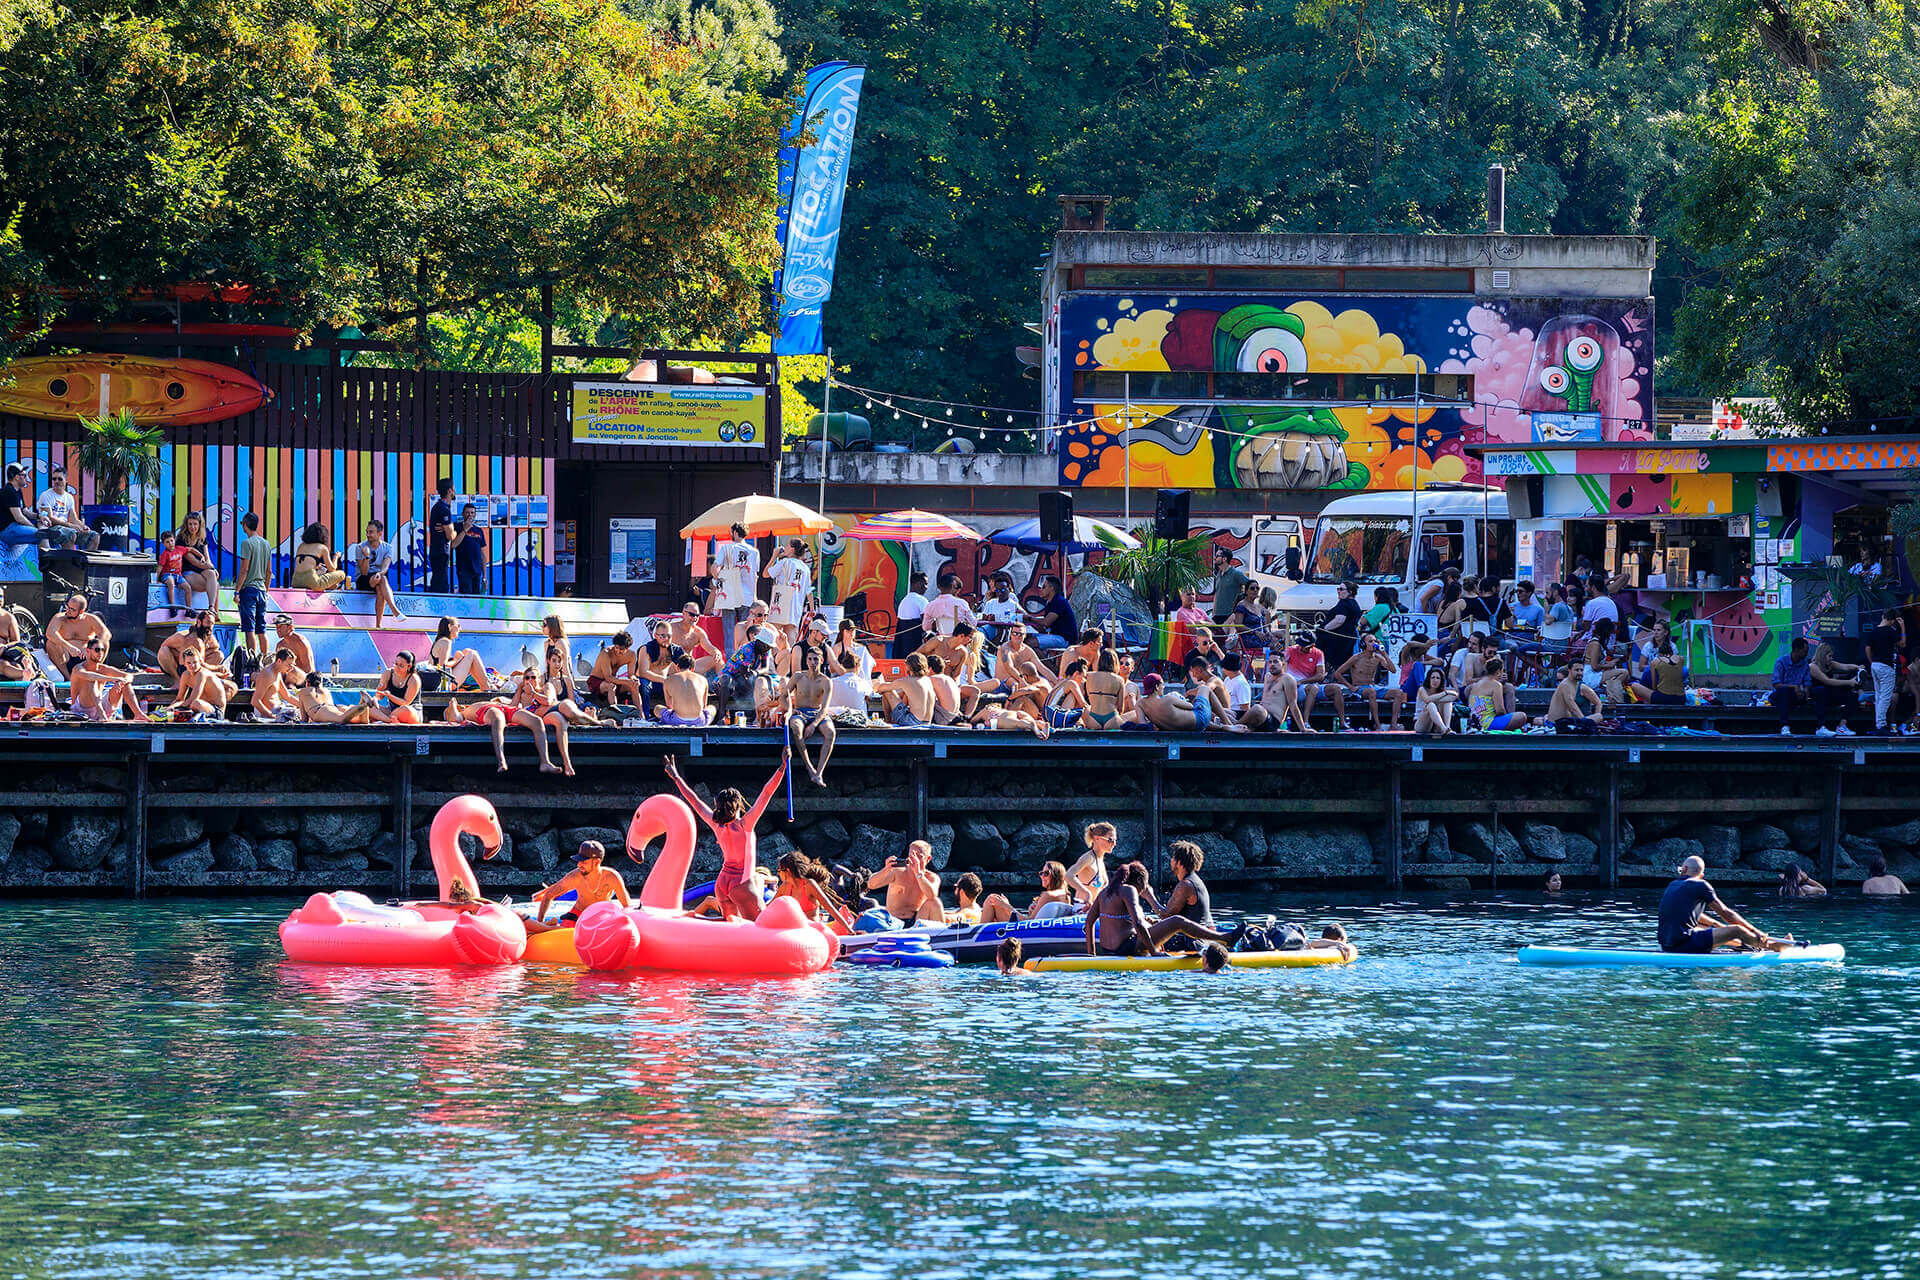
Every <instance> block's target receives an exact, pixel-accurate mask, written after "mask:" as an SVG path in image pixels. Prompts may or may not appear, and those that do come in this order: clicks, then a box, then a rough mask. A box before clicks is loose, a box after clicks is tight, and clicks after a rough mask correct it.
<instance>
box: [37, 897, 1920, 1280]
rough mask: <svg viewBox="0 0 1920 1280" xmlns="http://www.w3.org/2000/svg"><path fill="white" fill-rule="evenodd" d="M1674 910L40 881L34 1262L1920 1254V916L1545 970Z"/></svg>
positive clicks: (810, 1264)
mask: <svg viewBox="0 0 1920 1280" xmlns="http://www.w3.org/2000/svg"><path fill="white" fill-rule="evenodd" d="M1650 901H1651V899H1650V898H1643V899H1640V900H1638V901H1637V902H1634V903H1628V902H1627V901H1625V900H1623V899H1600V898H1597V897H1595V898H1581V897H1578V896H1569V897H1568V898H1566V899H1564V900H1557V901H1554V902H1552V903H1547V902H1543V901H1542V900H1540V899H1539V898H1538V897H1537V896H1516V897H1515V898H1514V899H1513V900H1511V901H1505V902H1495V903H1490V904H1481V905H1476V906H1469V905H1463V904H1450V903H1448V902H1446V901H1445V900H1443V899H1439V898H1435V899H1431V900H1418V901H1406V902H1398V903H1391V904H1374V903H1371V902H1370V901H1359V900H1355V901H1350V902H1345V903H1342V904H1338V905H1332V904H1329V903H1328V902H1327V901H1326V900H1324V899H1318V900H1316V899H1292V900H1289V901H1288V902H1287V903H1286V904H1285V911H1286V914H1288V915H1289V916H1293V917H1297V918H1301V919H1305V920H1309V921H1312V922H1315V923H1317V922H1319V921H1322V920H1325V919H1329V918H1339V919H1343V920H1345V921H1346V922H1347V923H1348V925H1349V927H1350V928H1351V929H1352V931H1353V933H1354V937H1355V940H1356V941H1357V942H1358V943H1359V944H1360V946H1361V948H1362V949H1363V958H1362V960H1361V962H1360V963H1359V964H1357V965H1355V966H1353V967H1351V968H1348V969H1336V970H1292V971H1266V972H1242V973H1238V974H1229V975H1226V976H1223V977H1220V978H1214V979H1208V978H1206V977H1204V976H1201V975H1197V974H1173V975H1104V974H1094V975H1056V976H1048V977H1037V978H1028V979H1023V980H1008V979H1001V978H998V977H996V976H994V975H993V974H992V973H991V972H990V971H982V970H978V969H958V970H947V971H906V972H892V973H873V972H866V971H843V972H835V973H831V974H828V975H825V976H822V977H819V978H816V979H809V980H803V981H769V982H758V983H738V982H718V981H708V980H699V981H694V980H686V979H676V978H671V977H651V976H649V977H638V976H626V977H609V976H604V975H594V974H583V973H577V972H571V971H534V970H523V969H510V970H502V971H470V972H459V973H429V974H418V973H383V972H378V971H369V970H360V971H352V970H315V969H302V968H298V967H294V966H291V965H288V964H286V963H284V962H283V961H282V959H281V956H280V952H279V947H278V943H277V940H276V938H275V935H274V926H275V924H276V923H277V921H278V919H279V918H280V916H281V915H283V914H284V912H285V909H286V906H287V904H284V903H279V904H275V903H267V902H255V901H246V902H158V903H152V904H147V905H135V904H129V903H113V904H98V903H80V904H57V903H44V902H25V903H19V902H16V903H0V976H3V977H4V979H5V981H4V985H3V986H0V1082H4V1083H0V1240H4V1241H5V1248H4V1249H0V1274H7V1275H20V1276H56V1275H57V1276H62V1277H75V1278H80V1277H102V1278H106V1277H112V1278H119V1277H133V1276H163V1275H164V1276H183V1275H192V1276H196V1277H240V1276H246V1277H282V1276H284V1277H306V1278H315V1277H335V1276H340V1277H345V1276H382V1277H386V1276H394V1277H412V1276H448V1275H458V1276H474V1277H483V1276H528V1277H548V1276H578V1277H600V1276H729V1277H732V1276H782V1277H786V1276H796V1277H798V1276H806V1277H813V1276H823V1277H875V1278H880V1277H896V1276H898V1277H906V1276H918V1277H962V1276H967V1277H970V1276H994V1277H1000V1276H1005V1277H1016V1278H1018V1280H1054V1278H1056V1277H1058V1278H1061V1280H1066V1278H1068V1277H1074V1278H1078V1277H1087V1276H1114V1277H1134V1276H1146V1277H1167V1278H1168V1280H1194V1278H1196V1277H1204V1278H1211V1277H1221V1278H1223V1280H1225V1278H1227V1277H1234V1278H1238V1277H1244V1276H1254V1275H1258V1276H1302V1277H1322V1276H1325V1277H1355V1278H1359V1277H1420V1276H1449V1277H1453V1276H1458V1277H1476V1278H1478V1277H1534V1276H1554V1277H1590V1276H1629V1275H1641V1274H1649V1275H1662V1276H1675V1275H1682V1276H1702V1277H1720V1276H1725V1277H1796V1278H1799V1277H1811V1276H1888V1277H1894V1276H1904V1275H1909V1274H1912V1272H1913V1270H1914V1267H1915V1264H1916V1259H1920V1238H1917V1236H1916V1230H1917V1229H1920V1162H1917V1161H1916V1160H1915V1156H1916V1155H1920V1144H1916V1142H1915V1138H1914V1133H1913V1129H1912V1127H1911V1126H1912V1124H1913V1121H1914V1118H1915V1114H1916V1104H1920V1085H1917V1084H1916V1071H1920V990H1917V989H1916V986H1915V983H1914V981H1913V979H1914V976H1915V973H1916V969H1917V968H1920V947H1917V946H1916V939H1920V927H1916V926H1917V925H1920V917H1916V915H1915V914H1914V913H1913V912H1912V911H1910V910H1908V909H1906V908H1905V907H1903V906H1901V905H1871V906H1870V905H1865V904H1861V903H1858V902H1842V903H1833V904H1801V903H1796V904H1790V905H1781V904H1775V903H1772V902H1770V901H1763V900H1761V899H1758V898H1754V899H1751V900H1748V901H1749V905H1751V906H1752V907H1753V908H1754V913H1755V914H1757V915H1758V917H1759V919H1760V920H1761V922H1762V923H1763V924H1765V925H1768V926H1770V927H1772V928H1774V929H1775V930H1777V931H1784V930H1788V929H1792V930H1796V931H1811V932H1812V933H1813V934H1814V935H1815V936H1816V937H1817V938H1818V939H1819V940H1837V941H1844V942H1845V943H1846V944H1847V946H1848V948H1849V952H1850V961H1849V963H1848V965H1847V966H1846V967H1845V968H1844V969H1833V968H1826V967H1817V966H1806V967H1797V968H1794V969H1782V970H1773V971H1768V972H1728V971H1722V972H1717V973H1714V972H1709V973H1699V972H1695V973H1686V972H1668V971H1652V970H1610V971H1587V972H1573V971H1539V970H1531V969H1528V970H1523V969H1521V968H1520V967H1519V966H1517V965H1515V964H1514V963H1512V960H1511V957H1512V954H1513V950H1514V948H1515V947H1516V946H1517V945H1519V944H1520V943H1522V942H1526V941H1537V942H1550V943H1585V944H1592V945H1607V944H1619V943H1621V942H1623V941H1625V942H1632V941H1634V940H1635V938H1636V934H1639V935H1644V934H1645V932H1646V926H1645V923H1644V912H1645V911H1646V909H1647V906H1648V904H1649V903H1650ZM1736 901H1738V900H1736ZM1242 905H1246V904H1242Z"/></svg>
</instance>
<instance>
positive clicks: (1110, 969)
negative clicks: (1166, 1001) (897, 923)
mask: <svg viewBox="0 0 1920 1280" xmlns="http://www.w3.org/2000/svg"><path fill="white" fill-rule="evenodd" d="M1227 963H1228V964H1229V965H1230V966H1232V967H1233V968H1235V969H1305V968H1309V967H1311V966H1313V965H1323V964H1346V963H1347V958H1346V956H1344V955H1342V954H1341V953H1340V952H1338V951H1333V950H1327V949H1320V950H1315V951H1243V952H1236V953H1234V954H1233V955H1231V956H1229V957H1228V959H1227ZM1026 967H1027V968H1028V969H1030V970H1032V971H1033V972H1034V973H1165V972H1167V971H1169V970H1173V969H1198V968H1199V967H1200V957H1199V956H1197V955H1195V954H1193V953H1191V952H1189V953H1187V954H1184V955H1172V956H1049V957H1048V958H1047V959H1045V960H1029V961H1027V965H1026Z"/></svg>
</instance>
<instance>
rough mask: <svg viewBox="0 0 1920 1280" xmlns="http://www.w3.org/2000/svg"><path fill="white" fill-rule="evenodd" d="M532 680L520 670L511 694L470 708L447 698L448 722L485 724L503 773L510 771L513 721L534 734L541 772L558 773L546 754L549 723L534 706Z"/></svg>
mask: <svg viewBox="0 0 1920 1280" xmlns="http://www.w3.org/2000/svg"><path fill="white" fill-rule="evenodd" d="M531 679H532V673H531V672H526V671H522V672H519V673H518V674H517V675H516V677H515V689H514V692H513V693H512V694H510V695H506V696H502V697H494V698H489V699H488V700H487V701H485V702H476V703H474V704H472V705H471V706H467V707H462V706H461V705H460V699H458V698H449V699H447V711H446V722H447V723H448V724H453V725H473V726H475V727H481V726H484V727H485V728H486V729H487V731H488V732H489V733H491V734H492V735H493V761H494V765H495V766H496V768H497V769H498V770H499V772H501V773H505V772H506V771H507V726H508V725H510V724H517V725H519V726H520V727H521V728H523V729H525V730H526V731H527V732H529V733H531V734H532V735H533V745H534V746H535V748H537V749H538V751H539V754H540V772H542V773H557V772H558V770H557V769H556V768H555V767H554V765H553V761H552V759H551V758H550V757H549V756H548V754H547V722H546V720H545V719H544V718H543V717H541V716H540V715H538V714H536V713H535V712H534V711H533V709H532V703H533V701H535V700H537V699H536V697H535V695H534V694H532V693H531V692H529V691H528V688H529V681H530V680H531ZM523 695H524V696H523Z"/></svg>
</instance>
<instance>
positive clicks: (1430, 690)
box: [1413, 663, 1460, 738]
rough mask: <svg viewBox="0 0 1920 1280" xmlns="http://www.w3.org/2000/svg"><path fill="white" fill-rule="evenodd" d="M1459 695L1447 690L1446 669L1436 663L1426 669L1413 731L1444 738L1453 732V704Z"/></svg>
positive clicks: (1415, 712)
mask: <svg viewBox="0 0 1920 1280" xmlns="http://www.w3.org/2000/svg"><path fill="white" fill-rule="evenodd" d="M1459 698H1460V695H1459V694H1457V693H1455V692H1454V691H1453V690H1451V689H1449V688H1447V669H1446V668H1445V667H1443V666H1441V665H1439V664H1438V663H1435V664H1434V665H1433V666H1430V667H1428V668H1427V675H1426V679H1425V681H1423V682H1422V683H1421V685H1420V695H1419V702H1420V705H1419V707H1418V708H1417V709H1416V710H1415V711H1414V715H1413V731H1414V732H1415V733H1419V734H1433V735H1434V736H1436V737H1442V738H1444V737H1445V736H1446V735H1447V734H1449V733H1452V732H1453V704H1454V703H1455V702H1457V701H1459Z"/></svg>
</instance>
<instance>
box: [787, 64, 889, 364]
mask: <svg viewBox="0 0 1920 1280" xmlns="http://www.w3.org/2000/svg"><path fill="white" fill-rule="evenodd" d="M866 78H867V69H866V68H865V67H855V66H850V65H848V64H847V63H844V62H823V63H821V64H820V65H819V66H817V67H815V68H814V69H813V70H811V71H809V72H807V84H806V89H805V91H804V92H802V93H801V95H800V103H799V107H798V109H797V110H796V111H795V112H794V116H793V124H792V125H791V126H789V127H788V129H787V135H786V145H785V146H783V147H782V148H781V149H780V205H781V208H780V212H779V215H778V216H779V234H780V249H781V261H780V275H779V278H778V279H776V280H775V281H774V303H773V306H774V315H773V354H774V355H777V356H805V355H818V354H820V353H821V352H822V351H824V350H826V346H825V335H824V334H823V332H822V331H821V324H820V317H821V312H822V311H823V310H824V309H825V307H826V303H827V299H828V298H829V297H830V296H832V294H833V262H834V257H835V255H836V254H837V253H838V252H839V249H840V214H841V211H842V210H843V209H844V208H845V206H846V201H847V169H848V166H849V164H850V162H851V160H852V158H853V126H854V122H855V120H856V119H857V118H858V117H859V113H860V86H861V85H862V84H863V83H864V82H865V81H866ZM809 133H811V134H812V135H813V138H812V141H810V142H808V143H807V144H806V145H805V146H802V145H800V140H801V138H803V137H804V136H806V135H807V134H809Z"/></svg>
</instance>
